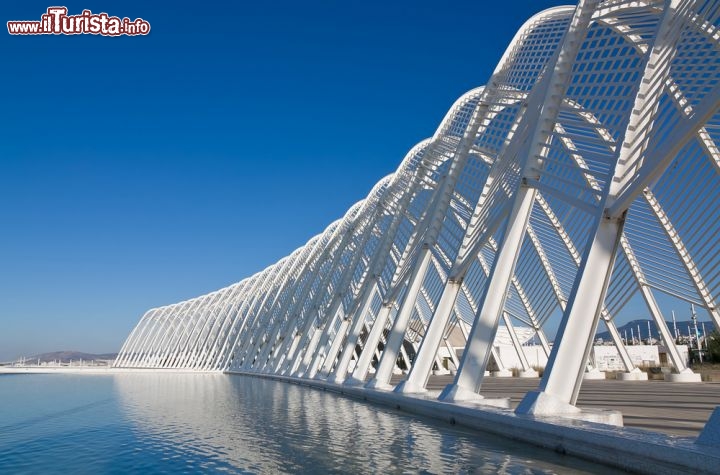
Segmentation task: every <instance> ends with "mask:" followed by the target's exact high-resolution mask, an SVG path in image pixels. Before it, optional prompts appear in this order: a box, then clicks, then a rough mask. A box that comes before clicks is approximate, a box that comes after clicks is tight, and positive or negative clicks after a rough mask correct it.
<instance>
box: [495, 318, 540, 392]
mask: <svg viewBox="0 0 720 475" xmlns="http://www.w3.org/2000/svg"><path fill="white" fill-rule="evenodd" d="M502 317H503V321H504V322H505V327H506V328H507V330H508V333H509V334H510V339H511V340H512V344H513V348H515V353H517V356H518V359H519V360H520V365H521V366H522V368H520V372H519V374H518V376H520V377H521V378H537V377H538V376H539V373H538V372H537V371H535V370H534V369H532V368H531V367H530V363H529V362H528V359H527V356H526V355H525V351H523V348H522V344H520V339H519V338H518V336H517V332H516V331H515V327H514V326H513V324H512V321H511V320H510V315H508V313H507V312H503V314H502Z"/></svg>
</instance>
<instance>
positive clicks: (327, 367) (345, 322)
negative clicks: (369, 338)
mask: <svg viewBox="0 0 720 475" xmlns="http://www.w3.org/2000/svg"><path fill="white" fill-rule="evenodd" d="M349 326H350V319H348V318H346V317H343V319H342V321H341V322H340V328H338V331H337V333H335V338H333V341H332V344H331V345H330V349H329V350H328V352H327V355H326V356H325V361H323V364H322V369H321V371H320V375H319V376H320V377H327V375H329V374H330V371H332V369H333V366H334V365H335V360H336V359H337V354H338V351H340V345H342V343H343V340H344V339H345V333H346V332H347V329H348V327H349Z"/></svg>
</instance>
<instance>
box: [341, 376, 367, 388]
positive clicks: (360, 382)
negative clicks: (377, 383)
mask: <svg viewBox="0 0 720 475" xmlns="http://www.w3.org/2000/svg"><path fill="white" fill-rule="evenodd" d="M364 384H365V381H363V380H361V379H355V378H353V377H352V376H350V377H349V378H348V379H346V380H345V382H344V383H343V386H362V385H364Z"/></svg>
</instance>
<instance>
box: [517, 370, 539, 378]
mask: <svg viewBox="0 0 720 475" xmlns="http://www.w3.org/2000/svg"><path fill="white" fill-rule="evenodd" d="M539 377H540V373H538V372H537V371H535V370H534V369H532V368H531V369H524V370H521V371H520V372H518V378H539Z"/></svg>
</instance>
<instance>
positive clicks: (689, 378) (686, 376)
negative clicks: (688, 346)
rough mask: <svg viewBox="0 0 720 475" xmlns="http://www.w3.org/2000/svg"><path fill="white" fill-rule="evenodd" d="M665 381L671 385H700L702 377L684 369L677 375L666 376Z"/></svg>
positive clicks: (688, 369) (669, 374)
mask: <svg viewBox="0 0 720 475" xmlns="http://www.w3.org/2000/svg"><path fill="white" fill-rule="evenodd" d="M665 381H669V382H671V383H700V382H702V377H701V376H700V375H699V374H697V373H694V372H693V370H691V369H690V368H685V369H684V370H682V371H680V372H679V373H668V374H666V375H665Z"/></svg>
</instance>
